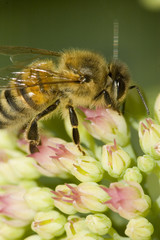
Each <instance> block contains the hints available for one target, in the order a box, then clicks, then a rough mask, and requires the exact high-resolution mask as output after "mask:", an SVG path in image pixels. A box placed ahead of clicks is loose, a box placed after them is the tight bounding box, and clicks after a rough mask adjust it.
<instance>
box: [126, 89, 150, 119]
mask: <svg viewBox="0 0 160 240" xmlns="http://www.w3.org/2000/svg"><path fill="white" fill-rule="evenodd" d="M133 88H136V90H137V92H138V94H139V96H140V98H141V99H142V102H143V104H144V106H145V109H146V111H147V115H150V111H149V108H148V106H147V103H146V101H145V100H144V97H143V95H142V93H141V91H140V89H139V87H137V86H136V85H133V86H130V87H129V89H133Z"/></svg>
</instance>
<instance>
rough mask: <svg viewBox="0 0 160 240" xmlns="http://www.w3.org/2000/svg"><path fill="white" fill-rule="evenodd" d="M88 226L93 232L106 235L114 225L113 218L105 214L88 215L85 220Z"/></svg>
mask: <svg viewBox="0 0 160 240" xmlns="http://www.w3.org/2000/svg"><path fill="white" fill-rule="evenodd" d="M85 222H86V224H87V227H88V228H89V230H90V231H91V232H93V233H96V234H98V235H105V234H107V233H108V231H109V229H110V228H111V226H112V222H111V220H110V219H109V218H108V217H107V216H106V215H104V214H100V213H97V214H94V215H88V216H87V217H86V220H85Z"/></svg>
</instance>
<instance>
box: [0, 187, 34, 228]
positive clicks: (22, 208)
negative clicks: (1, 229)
mask: <svg viewBox="0 0 160 240" xmlns="http://www.w3.org/2000/svg"><path fill="white" fill-rule="evenodd" d="M1 189H2V191H4V192H3V193H1V194H0V213H1V214H3V215H5V216H7V217H10V218H11V219H13V220H14V219H15V220H20V221H21V226H22V225H27V224H28V223H30V221H31V220H32V219H33V217H34V215H35V211H34V210H33V209H31V208H30V207H29V206H28V205H27V203H26V202H25V200H24V196H25V194H26V190H25V189H24V188H23V187H21V186H11V185H8V186H3V187H1Z"/></svg>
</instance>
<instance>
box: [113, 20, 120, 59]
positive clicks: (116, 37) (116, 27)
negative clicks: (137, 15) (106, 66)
mask: <svg viewBox="0 0 160 240" xmlns="http://www.w3.org/2000/svg"><path fill="white" fill-rule="evenodd" d="M118 47H119V22H118V21H117V20H114V22H113V59H114V60H118Z"/></svg>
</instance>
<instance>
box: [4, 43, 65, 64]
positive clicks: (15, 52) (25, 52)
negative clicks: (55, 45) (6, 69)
mask: <svg viewBox="0 0 160 240" xmlns="http://www.w3.org/2000/svg"><path fill="white" fill-rule="evenodd" d="M0 54H1V55H9V56H10V60H11V62H12V63H14V64H17V63H20V62H21V64H22V63H24V64H25V63H26V61H32V60H33V59H36V58H42V57H44V56H50V57H60V56H61V55H62V54H61V53H60V52H55V51H50V50H46V49H39V48H31V47H15V46H0Z"/></svg>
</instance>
